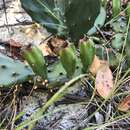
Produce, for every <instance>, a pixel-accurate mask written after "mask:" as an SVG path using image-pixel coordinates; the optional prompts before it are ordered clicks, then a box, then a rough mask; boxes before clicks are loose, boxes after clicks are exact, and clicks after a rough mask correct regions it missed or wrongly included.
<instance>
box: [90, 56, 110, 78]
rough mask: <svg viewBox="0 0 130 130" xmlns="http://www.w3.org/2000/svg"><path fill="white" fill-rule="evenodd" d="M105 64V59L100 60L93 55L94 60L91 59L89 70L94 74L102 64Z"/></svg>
mask: <svg viewBox="0 0 130 130" xmlns="http://www.w3.org/2000/svg"><path fill="white" fill-rule="evenodd" d="M105 64H106V65H107V64H108V63H107V61H105V60H100V59H99V58H98V57H97V56H96V55H95V57H94V60H93V63H92V65H91V67H90V72H91V73H92V74H93V75H96V74H97V72H98V70H99V68H100V67H101V66H102V65H105Z"/></svg>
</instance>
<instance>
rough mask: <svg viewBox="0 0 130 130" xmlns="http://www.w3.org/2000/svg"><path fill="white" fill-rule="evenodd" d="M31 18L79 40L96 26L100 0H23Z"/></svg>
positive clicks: (74, 39) (62, 34)
mask: <svg viewBox="0 0 130 130" xmlns="http://www.w3.org/2000/svg"><path fill="white" fill-rule="evenodd" d="M21 4H22V7H23V8H24V9H25V11H26V12H27V13H28V14H29V15H30V16H31V18H32V19H33V20H34V21H36V22H38V23H40V24H41V25H43V27H45V28H46V29H47V30H48V32H50V33H52V34H55V35H58V36H60V37H64V38H66V39H68V38H69V39H71V40H72V41H78V40H79V39H80V38H82V37H84V35H85V34H87V32H88V31H89V29H90V28H92V27H93V26H94V22H95V19H96V17H97V16H98V15H99V13H100V0H21Z"/></svg>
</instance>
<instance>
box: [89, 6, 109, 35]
mask: <svg viewBox="0 0 130 130" xmlns="http://www.w3.org/2000/svg"><path fill="white" fill-rule="evenodd" d="M105 20H106V10H105V9H104V8H103V7H101V9H100V14H99V15H98V17H97V18H96V20H95V23H94V26H93V27H92V28H91V29H90V30H89V31H88V32H87V34H88V35H92V34H94V33H96V32H97V27H98V28H101V27H102V26H103V25H104V23H105Z"/></svg>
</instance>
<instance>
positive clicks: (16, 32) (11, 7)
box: [0, 0, 48, 44]
mask: <svg viewBox="0 0 130 130" xmlns="http://www.w3.org/2000/svg"><path fill="white" fill-rule="evenodd" d="M5 7H6V14H5V9H4V4H3V0H0V41H8V40H9V39H14V40H16V41H18V42H20V43H22V44H27V43H28V42H34V43H37V44H38V43H40V42H41V40H43V39H44V38H45V37H46V36H48V33H47V32H46V30H45V29H41V30H40V33H41V34H42V36H41V34H40V36H39V34H38V36H34V35H33V36H32V37H29V36H27V35H26V33H25V32H24V31H25V30H26V29H27V28H30V27H31V25H20V23H21V22H22V23H23V22H29V23H30V22H32V20H31V18H30V16H28V15H27V14H26V13H25V11H24V10H23V9H22V8H21V4H20V0H5ZM8 25H9V26H8ZM35 35H37V34H35Z"/></svg>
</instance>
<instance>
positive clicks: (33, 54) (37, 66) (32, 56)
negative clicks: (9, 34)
mask: <svg viewBox="0 0 130 130" xmlns="http://www.w3.org/2000/svg"><path fill="white" fill-rule="evenodd" d="M22 54H23V57H24V58H25V60H27V62H28V63H29V65H30V66H31V67H32V69H33V71H34V73H36V75H39V76H41V77H42V78H43V79H46V78H47V67H46V62H45V59H44V56H43V54H42V52H41V50H40V49H39V48H38V47H37V46H35V45H29V46H27V47H25V48H24V49H23V51H22Z"/></svg>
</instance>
